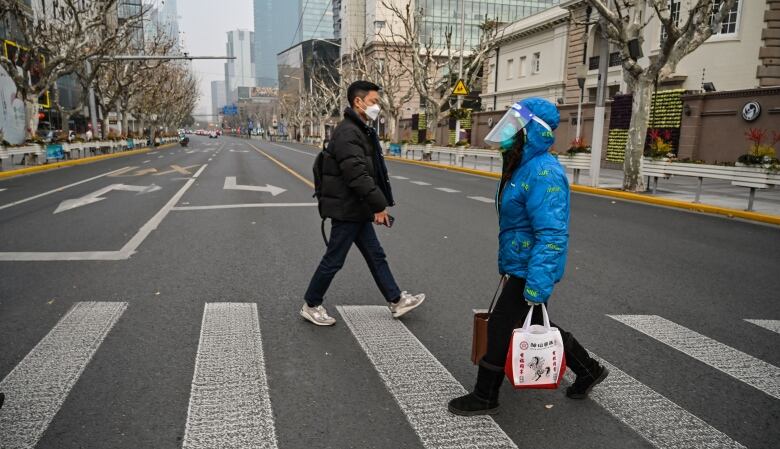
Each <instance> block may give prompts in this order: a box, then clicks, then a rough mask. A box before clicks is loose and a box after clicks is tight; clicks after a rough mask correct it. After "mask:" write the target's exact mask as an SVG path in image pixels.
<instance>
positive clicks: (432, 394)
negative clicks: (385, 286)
mask: <svg viewBox="0 0 780 449" xmlns="http://www.w3.org/2000/svg"><path fill="white" fill-rule="evenodd" d="M337 308H338V310H339V313H340V314H341V316H343V317H344V321H345V322H346V323H347V326H348V327H349V330H350V331H352V334H353V335H354V336H355V338H356V339H357V341H358V343H359V344H360V347H361V348H363V351H364V352H365V353H366V355H367V356H368V359H369V360H370V361H371V363H372V364H373V365H374V367H375V368H376V371H377V373H378V374H379V376H380V377H381V378H382V381H384V383H385V386H386V387H387V389H388V390H389V391H390V394H392V395H393V397H394V398H395V400H396V402H397V403H398V405H399V406H400V408H401V411H402V412H403V413H404V415H406V419H407V420H408V421H409V424H411V426H412V428H413V429H414V431H415V432H416V433H417V436H419V437H420V441H422V445H423V447H425V448H437V449H449V448H452V449H461V448H466V447H468V448H474V449H478V448H515V449H516V448H517V446H516V445H515V443H514V442H512V440H511V439H510V438H509V437H508V436H507V435H506V433H504V431H503V430H501V428H500V427H499V426H498V424H496V422H495V421H493V418H491V417H489V416H474V417H463V416H455V415H453V414H451V413H450V412H449V411H447V401H448V400H450V399H452V398H454V397H457V396H462V395H464V394H466V390H465V389H464V388H463V386H462V385H461V384H460V383H459V382H458V381H457V380H455V378H454V377H452V374H450V372H449V371H447V369H446V368H444V366H442V364H441V363H439V361H438V360H437V359H436V357H434V356H433V354H431V353H430V351H428V349H426V348H425V346H423V345H422V343H420V341H419V340H417V338H416V337H415V336H414V335H413V334H412V333H411V332H409V330H408V329H407V328H406V326H404V325H403V324H402V323H401V322H400V321H398V320H394V319H392V318H391V316H390V312H389V311H388V310H387V307H382V306H337Z"/></svg>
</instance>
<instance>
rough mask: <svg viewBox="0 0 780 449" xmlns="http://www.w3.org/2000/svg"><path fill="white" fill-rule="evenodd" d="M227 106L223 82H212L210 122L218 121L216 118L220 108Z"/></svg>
mask: <svg viewBox="0 0 780 449" xmlns="http://www.w3.org/2000/svg"><path fill="white" fill-rule="evenodd" d="M226 104H227V96H226V95H225V81H212V82H211V115H212V118H211V120H212V121H213V122H217V121H218V118H217V117H218V116H219V114H220V111H221V110H222V107H223V106H225V105H226Z"/></svg>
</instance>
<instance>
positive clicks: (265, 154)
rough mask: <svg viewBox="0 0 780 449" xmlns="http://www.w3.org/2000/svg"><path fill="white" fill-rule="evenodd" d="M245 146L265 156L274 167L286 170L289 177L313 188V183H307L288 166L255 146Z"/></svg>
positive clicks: (307, 181) (306, 180)
mask: <svg viewBox="0 0 780 449" xmlns="http://www.w3.org/2000/svg"><path fill="white" fill-rule="evenodd" d="M247 145H249V146H250V147H252V148H254V149H255V151H257V152H258V153H260V154H262V155H263V156H265V157H267V158H268V159H270V160H271V162H273V163H275V164H276V165H278V166H280V167H282V168H283V169H284V170H286V171H287V172H288V173H290V174H291V175H293V176H295V177H296V178H298V179H300V180H301V181H303V183H304V184H306V185H307V186H309V187H311V188H312V189H313V188H314V183H313V182H311V181H309V180H308V179H306V178H305V177H304V176H303V175H301V174H300V173H298V172H297V171H295V170H293V169H292V168H290V167H288V166H286V165H284V164H283V163H281V162H279V161H278V160H276V159H275V158H274V157H273V156H271V155H270V154H268V153H266V152H265V151H263V150H261V149H260V148H257V147H256V146H254V145H252V144H251V143H247Z"/></svg>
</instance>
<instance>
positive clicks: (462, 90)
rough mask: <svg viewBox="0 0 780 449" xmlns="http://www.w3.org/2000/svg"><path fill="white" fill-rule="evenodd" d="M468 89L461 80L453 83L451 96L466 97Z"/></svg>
mask: <svg viewBox="0 0 780 449" xmlns="http://www.w3.org/2000/svg"><path fill="white" fill-rule="evenodd" d="M468 94H469V89H468V88H467V87H466V83H464V82H463V80H458V82H457V83H455V89H452V95H468Z"/></svg>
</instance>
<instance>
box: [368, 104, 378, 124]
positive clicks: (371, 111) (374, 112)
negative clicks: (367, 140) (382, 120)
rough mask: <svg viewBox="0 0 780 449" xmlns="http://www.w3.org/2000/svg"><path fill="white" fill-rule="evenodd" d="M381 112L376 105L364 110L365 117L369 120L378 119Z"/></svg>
mask: <svg viewBox="0 0 780 449" xmlns="http://www.w3.org/2000/svg"><path fill="white" fill-rule="evenodd" d="M381 111H382V108H380V107H379V105H378V104H372V105H371V106H369V107H367V108H366V109H365V112H366V115H367V116H368V118H370V119H371V120H376V118H377V117H379V112H381Z"/></svg>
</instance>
